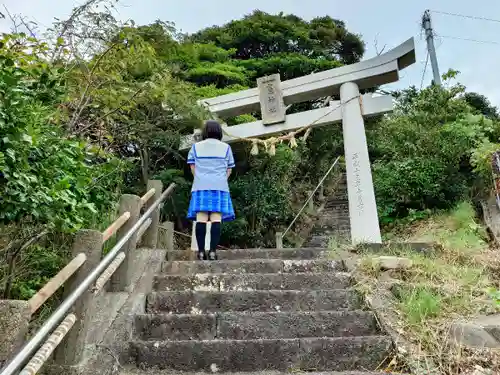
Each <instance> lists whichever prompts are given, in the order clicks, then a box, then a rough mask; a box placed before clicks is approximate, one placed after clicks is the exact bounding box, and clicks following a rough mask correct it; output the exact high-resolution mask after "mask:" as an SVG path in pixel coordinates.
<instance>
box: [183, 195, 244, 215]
mask: <svg viewBox="0 0 500 375" xmlns="http://www.w3.org/2000/svg"><path fill="white" fill-rule="evenodd" d="M198 212H208V213H211V212H219V213H220V214H221V215H222V221H231V220H234V219H235V214H234V208H233V202H232V201H231V195H230V194H229V192H228V191H221V190H198V191H193V192H191V201H190V202H189V208H188V214H187V218H188V219H190V220H196V214H197V213H198Z"/></svg>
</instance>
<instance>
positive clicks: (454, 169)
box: [370, 71, 500, 223]
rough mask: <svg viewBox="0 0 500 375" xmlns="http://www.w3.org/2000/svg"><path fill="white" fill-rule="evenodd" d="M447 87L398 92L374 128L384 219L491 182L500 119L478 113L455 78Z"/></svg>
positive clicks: (448, 202)
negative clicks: (393, 107)
mask: <svg viewBox="0 0 500 375" xmlns="http://www.w3.org/2000/svg"><path fill="white" fill-rule="evenodd" d="M456 74H457V72H453V71H450V72H449V73H448V74H447V75H445V76H444V78H445V83H446V86H445V87H443V88H442V87H438V86H430V87H428V88H425V89H423V90H421V91H418V90H416V89H415V88H410V89H408V90H405V91H404V92H402V93H399V95H398V100H397V107H396V110H395V112H394V113H393V114H391V115H390V116H387V117H386V118H384V119H383V120H382V121H381V122H380V123H379V124H377V126H376V128H375V129H374V130H373V131H372V132H371V134H370V135H371V137H370V140H371V149H372V150H371V155H372V157H373V159H374V160H373V171H374V183H375V188H376V195H377V203H378V206H379V214H380V218H381V220H382V222H384V223H387V222H392V221H393V220H394V219H396V218H401V217H405V216H407V215H409V214H411V213H415V212H419V211H424V210H428V209H441V208H449V207H452V206H453V204H456V202H457V201H459V200H460V199H462V198H467V197H468V196H469V195H471V194H475V193H478V192H480V193H483V192H484V191H485V190H484V189H485V188H490V187H491V185H489V184H490V179H491V169H490V165H491V164H490V160H491V153H492V152H493V151H495V150H496V149H498V148H500V145H498V140H499V137H500V123H499V122H498V121H495V120H492V119H490V118H487V117H485V116H483V115H480V114H477V111H476V109H475V108H474V107H471V106H470V105H469V104H468V103H469V100H468V98H469V96H467V95H464V90H465V88H464V87H463V86H462V85H460V84H452V83H451V81H452V80H453V79H454V77H455V76H456Z"/></svg>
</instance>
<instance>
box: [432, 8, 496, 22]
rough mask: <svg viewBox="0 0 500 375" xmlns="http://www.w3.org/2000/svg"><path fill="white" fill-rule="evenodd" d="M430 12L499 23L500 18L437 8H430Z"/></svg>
mask: <svg viewBox="0 0 500 375" xmlns="http://www.w3.org/2000/svg"><path fill="white" fill-rule="evenodd" d="M431 12H432V13H437V14H444V15H446V16H453V17H461V18H469V19H471V20H478V21H489V22H497V23H500V20H497V19H494V18H486V17H478V16H469V15H467V14H459V13H450V12H441V11H439V10H431Z"/></svg>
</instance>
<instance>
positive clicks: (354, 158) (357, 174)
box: [352, 152, 365, 216]
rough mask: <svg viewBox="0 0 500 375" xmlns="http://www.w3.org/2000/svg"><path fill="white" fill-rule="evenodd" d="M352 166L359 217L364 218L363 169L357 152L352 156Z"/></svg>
mask: <svg viewBox="0 0 500 375" xmlns="http://www.w3.org/2000/svg"><path fill="white" fill-rule="evenodd" d="M352 166H353V171H354V188H355V189H356V206H357V208H358V210H357V214H358V216H363V214H364V211H365V204H364V202H363V189H362V188H361V175H360V173H361V169H360V164H359V155H358V153H357V152H355V153H354V154H353V155H352Z"/></svg>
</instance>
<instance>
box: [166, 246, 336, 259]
mask: <svg viewBox="0 0 500 375" xmlns="http://www.w3.org/2000/svg"><path fill="white" fill-rule="evenodd" d="M190 255H191V254H189V253H188V252H187V251H180V250H173V251H168V252H167V260H169V261H174V260H191V258H190ZM217 255H218V257H219V259H220V260H237V259H318V258H326V256H327V254H325V249H318V248H303V249H280V250H278V249H236V250H217Z"/></svg>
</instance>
